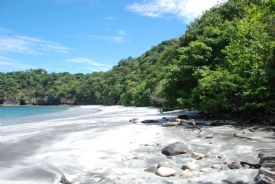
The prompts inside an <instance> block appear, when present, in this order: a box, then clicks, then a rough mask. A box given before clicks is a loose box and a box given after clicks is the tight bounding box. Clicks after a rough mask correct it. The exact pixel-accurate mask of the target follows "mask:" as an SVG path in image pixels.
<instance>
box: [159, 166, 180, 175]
mask: <svg viewBox="0 0 275 184" xmlns="http://www.w3.org/2000/svg"><path fill="white" fill-rule="evenodd" d="M156 175H158V176H161V177H170V176H176V175H177V171H176V170H175V169H171V168H169V167H160V168H158V169H157V172H156Z"/></svg>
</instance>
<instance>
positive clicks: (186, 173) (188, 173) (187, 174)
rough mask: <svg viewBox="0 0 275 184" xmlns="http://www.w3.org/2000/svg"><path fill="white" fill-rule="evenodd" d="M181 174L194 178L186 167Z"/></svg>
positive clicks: (184, 176)
mask: <svg viewBox="0 0 275 184" xmlns="http://www.w3.org/2000/svg"><path fill="white" fill-rule="evenodd" d="M180 176H181V177H183V178H192V177H193V174H192V172H191V171H190V170H189V169H185V170H184V171H183V172H182V173H181V175H180Z"/></svg>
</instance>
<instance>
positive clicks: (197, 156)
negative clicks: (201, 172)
mask: <svg viewBox="0 0 275 184" xmlns="http://www.w3.org/2000/svg"><path fill="white" fill-rule="evenodd" d="M191 157H192V158H194V159H196V160H201V159H204V155H203V154H201V153H196V152H193V153H192V154H191Z"/></svg>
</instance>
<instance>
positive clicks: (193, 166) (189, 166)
mask: <svg viewBox="0 0 275 184" xmlns="http://www.w3.org/2000/svg"><path fill="white" fill-rule="evenodd" d="M198 167H199V165H198V164H196V163H194V162H189V163H186V164H183V165H182V167H181V169H182V170H185V169H189V170H191V171H194V170H196V169H197V168H198Z"/></svg>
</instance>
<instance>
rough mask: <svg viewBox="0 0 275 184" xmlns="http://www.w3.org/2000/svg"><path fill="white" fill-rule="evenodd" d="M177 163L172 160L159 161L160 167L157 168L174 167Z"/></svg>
mask: <svg viewBox="0 0 275 184" xmlns="http://www.w3.org/2000/svg"><path fill="white" fill-rule="evenodd" d="M175 165H176V163H174V162H170V161H168V162H167V161H166V162H159V163H158V167H157V168H160V167H174V166H175Z"/></svg>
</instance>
